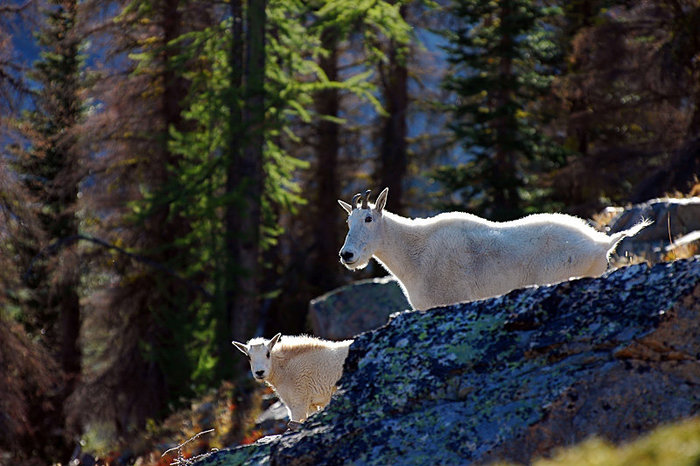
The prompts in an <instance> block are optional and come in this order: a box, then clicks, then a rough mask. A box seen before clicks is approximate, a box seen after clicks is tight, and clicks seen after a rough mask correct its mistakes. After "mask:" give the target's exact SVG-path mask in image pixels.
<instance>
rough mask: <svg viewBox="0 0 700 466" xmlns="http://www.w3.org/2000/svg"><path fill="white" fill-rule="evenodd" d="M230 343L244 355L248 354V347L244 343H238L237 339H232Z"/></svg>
mask: <svg viewBox="0 0 700 466" xmlns="http://www.w3.org/2000/svg"><path fill="white" fill-rule="evenodd" d="M231 343H232V344H233V346H235V347H236V348H238V351H240V352H241V353H243V354H245V355H246V356H249V354H248V347H247V346H246V345H244V344H243V343H239V342H237V341H232V342H231Z"/></svg>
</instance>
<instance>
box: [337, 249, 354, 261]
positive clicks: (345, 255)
mask: <svg viewBox="0 0 700 466" xmlns="http://www.w3.org/2000/svg"><path fill="white" fill-rule="evenodd" d="M352 256H353V253H351V252H350V251H345V252H341V253H340V257H342V258H343V260H344V261H349V260H350V259H352Z"/></svg>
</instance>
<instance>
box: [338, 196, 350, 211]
mask: <svg viewBox="0 0 700 466" xmlns="http://www.w3.org/2000/svg"><path fill="white" fill-rule="evenodd" d="M338 204H340V207H342V208H343V210H344V211H345V212H347V213H352V206H351V205H350V204H348V203H347V202H345V201H341V200H340V199H338Z"/></svg>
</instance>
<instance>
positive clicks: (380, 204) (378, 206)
mask: <svg viewBox="0 0 700 466" xmlns="http://www.w3.org/2000/svg"><path fill="white" fill-rule="evenodd" d="M388 194H389V188H388V187H387V188H384V189H383V190H382V192H381V193H379V196H377V202H376V203H375V204H374V209H375V210H376V211H377V212H379V213H382V210H384V206H386V198H387V196H388Z"/></svg>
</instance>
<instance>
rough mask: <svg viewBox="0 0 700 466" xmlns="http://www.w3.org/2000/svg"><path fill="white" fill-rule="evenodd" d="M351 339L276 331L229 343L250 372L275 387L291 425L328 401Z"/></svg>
mask: <svg viewBox="0 0 700 466" xmlns="http://www.w3.org/2000/svg"><path fill="white" fill-rule="evenodd" d="M352 342H353V340H345V341H328V340H322V339H320V338H314V337H309V336H305V335H302V336H284V337H283V336H282V335H281V334H280V333H278V334H277V335H275V336H274V337H272V339H270V340H266V339H264V338H254V339H252V340H250V341H248V343H247V344H243V343H239V342H237V341H234V342H232V343H233V344H234V345H235V346H236V348H238V349H239V350H240V351H241V352H242V353H243V354H245V355H246V356H248V359H249V361H250V370H251V372H252V373H253V376H254V377H255V378H256V379H257V380H260V381H263V380H264V381H265V382H267V383H268V385H270V386H271V387H272V388H273V389H274V390H275V392H276V393H277V395H278V396H279V398H280V400H281V401H282V403H284V404H285V406H287V411H288V412H289V419H290V420H291V422H290V425H294V424H296V423H299V422H302V421H304V420H305V419H306V418H307V417H309V416H310V415H311V414H312V413H314V412H316V411H318V410H319V409H322V408H324V407H325V406H326V405H327V404H328V403H329V402H330V401H331V395H333V393H334V392H335V391H336V384H337V383H338V380H339V379H340V376H341V375H343V364H344V363H345V358H346V357H347V355H348V349H349V347H350V345H351V344H352Z"/></svg>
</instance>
